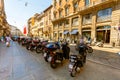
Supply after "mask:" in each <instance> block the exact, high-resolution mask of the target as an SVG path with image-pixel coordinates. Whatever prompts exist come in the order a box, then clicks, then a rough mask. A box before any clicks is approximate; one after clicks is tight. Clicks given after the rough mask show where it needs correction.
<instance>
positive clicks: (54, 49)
mask: <svg viewBox="0 0 120 80" xmlns="http://www.w3.org/2000/svg"><path fill="white" fill-rule="evenodd" d="M17 41H18V43H19V44H21V45H23V46H26V49H27V50H31V51H33V50H35V51H36V53H42V54H43V56H44V60H45V61H46V62H49V63H50V66H51V68H53V69H55V68H57V66H59V64H63V60H65V59H69V66H68V68H69V72H70V75H71V76H72V77H74V76H76V73H77V72H80V71H81V68H82V67H83V66H84V64H85V63H86V54H87V53H88V52H89V53H92V52H93V49H92V48H91V47H90V46H85V45H79V47H78V48H79V49H78V52H79V55H70V47H69V46H68V45H69V44H68V43H67V42H62V43H60V42H49V41H48V40H44V41H40V40H39V39H32V38H18V40H17Z"/></svg>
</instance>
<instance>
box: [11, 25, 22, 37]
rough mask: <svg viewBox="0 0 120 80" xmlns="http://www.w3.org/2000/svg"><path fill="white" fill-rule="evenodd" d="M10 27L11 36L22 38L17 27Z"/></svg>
mask: <svg viewBox="0 0 120 80" xmlns="http://www.w3.org/2000/svg"><path fill="white" fill-rule="evenodd" d="M10 27H11V31H10V33H11V36H22V35H23V34H22V32H21V31H20V30H19V29H18V28H17V27H15V26H12V25H10Z"/></svg>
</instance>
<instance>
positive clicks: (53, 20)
mask: <svg viewBox="0 0 120 80" xmlns="http://www.w3.org/2000/svg"><path fill="white" fill-rule="evenodd" d="M64 19H65V17H64V16H63V15H62V16H59V17H58V18H54V19H52V22H55V21H60V20H64Z"/></svg>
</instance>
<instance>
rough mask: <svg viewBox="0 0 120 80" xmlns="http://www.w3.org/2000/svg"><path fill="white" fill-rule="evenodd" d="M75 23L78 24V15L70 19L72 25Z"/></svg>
mask: <svg viewBox="0 0 120 80" xmlns="http://www.w3.org/2000/svg"><path fill="white" fill-rule="evenodd" d="M77 25H79V22H78V17H76V18H73V19H72V26H77Z"/></svg>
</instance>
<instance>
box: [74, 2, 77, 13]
mask: <svg viewBox="0 0 120 80" xmlns="http://www.w3.org/2000/svg"><path fill="white" fill-rule="evenodd" d="M77 8H78V4H77V2H76V3H74V12H76V11H77Z"/></svg>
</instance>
